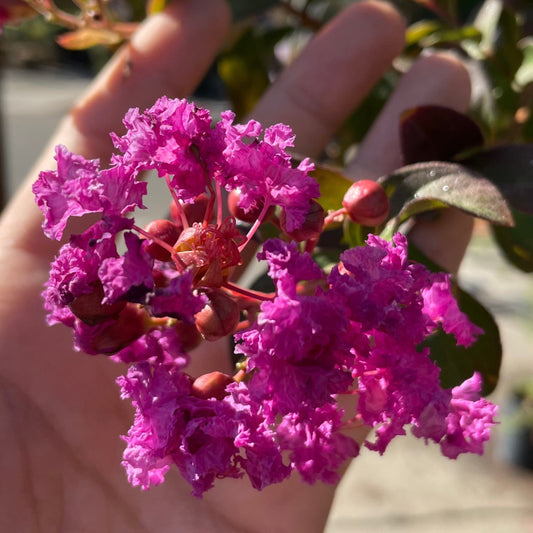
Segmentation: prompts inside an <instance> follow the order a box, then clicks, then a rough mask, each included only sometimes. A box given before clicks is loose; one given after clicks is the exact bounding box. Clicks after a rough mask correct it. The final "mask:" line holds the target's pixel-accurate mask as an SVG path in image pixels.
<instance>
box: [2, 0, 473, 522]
mask: <svg viewBox="0 0 533 533" xmlns="http://www.w3.org/2000/svg"><path fill="white" fill-rule="evenodd" d="M227 27H228V13H227V9H226V7H225V6H224V5H223V4H222V2H219V1H218V0H211V1H205V2H202V3H199V2H194V1H188V0H186V1H183V2H179V3H178V2H176V3H174V4H171V5H170V6H169V8H168V9H167V12H166V14H164V15H158V16H156V17H154V18H153V19H152V20H150V21H148V22H147V23H146V24H145V25H144V27H143V28H142V29H141V30H140V32H139V34H138V35H137V36H136V37H135V38H134V39H133V41H132V43H131V45H130V46H128V47H127V48H125V49H124V50H123V51H122V52H120V53H119V54H118V55H117V56H116V57H115V58H114V60H113V61H112V62H111V63H110V65H109V66H108V67H107V68H106V69H105V70H104V71H103V72H102V74H101V75H100V76H99V78H98V79H97V80H96V81H95V83H94V84H93V85H92V87H91V88H90V89H89V91H88V92H87V94H86V95H85V96H84V97H83V98H82V99H81V101H80V102H79V103H78V104H77V105H76V106H75V108H74V109H73V111H72V113H71V114H70V115H69V116H68V117H67V118H66V119H65V121H64V122H63V124H62V126H61V127H60V129H59V131H58V133H57V134H56V136H55V137H54V138H53V139H52V142H51V146H53V145H56V144H59V143H62V144H65V145H67V146H68V148H69V149H70V150H71V151H73V152H75V153H79V154H82V155H84V156H85V157H87V158H92V157H100V158H101V159H103V160H105V159H107V157H108V156H109V154H110V152H111V149H112V145H111V141H110V140H109V137H108V133H109V132H110V131H118V130H119V129H120V120H121V118H122V116H123V115H124V113H125V111H126V110H127V109H128V108H129V107H133V106H138V107H141V108H143V107H147V106H149V105H150V104H151V103H153V101H154V100H155V98H157V97H158V96H160V95H161V94H167V95H169V96H185V95H187V94H189V93H190V92H191V91H192V90H193V89H194V86H195V85H196V84H197V83H198V82H199V80H200V79H201V78H202V75H203V72H204V71H205V70H206V68H207V67H208V65H209V64H210V62H211V61H212V58H213V57H214V54H215V53H216V51H217V49H218V47H219V46H220V44H221V42H222V39H223V37H224V35H225V31H226V30H227ZM191 43H194V48H192V49H191ZM402 46H403V24H402V21H401V19H400V17H399V16H398V15H397V14H396V13H395V12H394V11H393V10H392V9H391V8H390V7H389V6H387V5H386V4H381V3H374V2H370V3H362V4H356V5H354V6H352V7H350V8H349V9H347V10H346V11H345V12H344V13H343V14H342V15H341V16H340V17H338V18H337V19H336V20H335V21H333V22H332V24H331V25H330V26H329V27H328V28H326V29H325V30H324V31H323V32H322V33H321V34H320V36H319V37H317V38H316V39H315V40H314V41H313V42H312V43H311V44H310V46H309V47H308V48H307V49H306V51H305V52H304V53H303V54H302V56H301V57H300V58H299V60H297V61H296V62H295V63H294V64H293V65H292V66H291V67H290V68H289V69H288V70H287V72H286V73H285V74H284V75H283V76H282V77H281V78H280V79H279V80H278V82H277V83H276V84H275V85H274V86H273V87H272V88H271V89H270V90H269V91H268V92H267V94H266V95H265V96H264V98H263V99H262V101H261V102H260V103H259V105H258V106H257V108H256V110H255V112H254V118H257V119H258V120H259V121H261V122H262V123H263V124H264V125H268V124H273V123H277V122H285V123H288V124H290V125H291V127H292V128H293V131H294V132H295V134H296V143H297V145H296V149H297V151H298V152H299V153H303V154H306V155H310V156H314V155H317V154H318V153H319V152H320V150H321V149H322V147H323V146H324V144H325V143H326V142H327V140H328V139H329V137H330V136H331V135H332V134H333V133H334V131H335V130H336V129H337V128H338V126H339V125H340V124H341V122H342V121H343V120H344V118H345V117H346V116H347V114H348V113H349V112H350V110H351V109H352V108H354V107H355V106H356V105H357V104H358V103H359V102H360V101H361V100H362V99H363V97H364V96H365V94H366V93H367V91H368V90H369V89H370V88H371V87H372V85H373V84H374V83H375V82H376V81H377V79H378V78H379V76H380V75H381V74H382V72H383V71H384V70H386V69H387V68H388V66H389V65H390V62H391V61H392V59H393V58H394V56H395V55H397V54H398V53H399V52H400V51H401V49H402ZM128 70H129V74H126V72H127V71H128ZM468 101H469V82H468V76H467V75H466V72H465V70H464V68H463V67H462V66H461V65H460V64H459V63H458V62H457V60H455V59H453V58H451V57H449V56H443V55H434V56H427V57H423V58H421V59H420V60H419V61H418V63H417V64H416V65H415V67H414V68H413V69H412V71H411V72H410V73H409V74H408V75H407V76H406V77H405V79H404V81H403V82H402V84H401V85H400V87H399V88H398V90H397V92H396V93H395V95H394V96H393V98H392V99H391V101H390V102H389V104H388V106H387V108H386V109H385V111H384V112H383V114H382V115H381V116H380V118H379V119H378V122H377V123H376V125H375V127H374V128H373V129H372V131H371V132H370V133H369V136H368V137H367V139H366V140H365V142H364V143H363V145H362V147H361V150H360V151H359V154H358V156H357V159H356V160H355V161H354V162H353V163H352V164H350V165H349V166H348V168H347V169H346V172H347V173H348V174H349V175H351V176H353V177H369V176H370V177H376V176H378V175H380V174H383V173H385V172H388V171H390V170H392V169H393V168H395V167H397V166H399V164H400V163H401V161H400V151H399V142H398V138H397V133H396V131H397V127H396V123H397V119H398V115H399V112H401V110H403V109H405V108H408V107H411V106H413V105H415V104H424V103H425V104H429V103H431V104H440V105H448V106H450V107H454V108H456V109H458V110H460V111H462V110H465V109H466V107H467V105H468ZM51 154H52V151H51V149H49V150H48V151H47V152H46V153H45V154H44V155H43V158H42V159H41V160H40V161H39V162H38V163H37V165H36V167H35V168H36V169H43V168H52V167H53V166H54V163H53V160H52V158H51ZM35 177H36V174H35V173H33V174H32V175H31V176H30V178H29V182H28V183H27V184H26V185H25V186H24V188H23V189H21V191H20V192H19V194H18V195H17V197H16V198H15V199H14V200H13V202H12V203H11V205H10V206H9V208H8V209H6V212H5V213H4V215H3V218H2V223H1V226H0V235H1V237H2V238H1V239H0V242H1V250H0V254H1V259H0V269H2V272H1V273H2V275H1V276H0V280H1V281H0V284H1V291H2V292H1V294H2V295H3V298H2V302H1V304H0V305H1V307H0V313H1V314H2V322H1V323H2V326H1V328H2V339H3V345H2V358H1V360H0V361H1V365H2V366H1V371H0V374H1V376H2V377H1V378H0V379H1V387H2V392H3V402H2V417H1V419H0V420H2V424H3V425H4V427H2V434H3V444H4V454H3V458H2V470H3V472H4V476H3V483H4V487H5V488H7V487H9V493H8V492H7V490H5V491H4V492H5V493H6V497H5V498H4V499H3V501H5V502H6V505H5V513H4V515H3V518H2V520H5V521H6V522H5V527H4V529H6V530H10V529H11V530H13V529H16V530H19V531H26V530H27V531H33V530H43V531H48V530H49V531H54V530H56V529H58V528H59V527H63V528H64V529H65V530H66V531H83V530H86V531H95V530H96V531H100V530H105V528H107V529H109V530H112V531H128V532H135V531H152V530H153V531H175V530H183V531H198V532H201V531H213V530H216V531H222V532H223V531H241V530H242V531H249V530H252V531H263V530H265V531H267V530H268V531H275V530H279V531H300V530H301V531H320V530H322V529H323V526H324V523H325V521H326V519H327V515H328V511H329V507H330V504H331V500H332V498H333V494H334V487H331V486H326V485H322V484H317V485H315V486H313V487H309V486H307V485H303V484H301V483H300V482H299V481H298V479H296V478H294V477H293V479H291V480H289V481H288V482H285V483H283V484H281V485H279V486H273V487H269V488H267V489H265V490H264V491H263V492H262V493H257V492H255V491H252V489H251V488H250V487H249V486H248V484H247V482H245V481H235V480H225V481H222V482H221V483H219V485H218V486H217V487H215V489H214V490H213V491H211V492H210V493H209V494H207V495H206V496H205V497H204V499H203V500H201V501H198V500H196V499H193V498H191V497H190V496H189V492H190V487H189V486H188V485H186V484H185V483H184V482H183V481H182V480H181V479H180V478H179V477H178V475H177V474H176V473H173V474H172V475H169V476H168V477H167V480H166V482H165V483H164V484H163V485H162V486H159V487H157V488H155V489H153V490H151V491H149V492H147V493H140V491H138V490H137V489H133V488H131V487H130V486H129V485H128V484H127V482H126V477H125V475H124V472H123V469H122V467H121V466H120V456H121V453H122V450H123V447H124V445H123V443H122V442H121V441H120V440H119V438H118V435H119V434H124V433H126V431H127V429H128V427H129V425H130V423H131V416H132V414H131V412H130V409H129V406H128V405H127V404H126V403H124V402H121V401H120V399H119V397H118V392H117V387H116V384H115V378H116V376H117V375H118V374H120V373H123V372H124V369H123V367H121V366H120V365H113V364H111V363H110V362H109V361H107V360H106V359H105V358H100V357H96V358H91V357H88V356H82V355H81V354H76V353H74V354H73V353H72V347H71V344H72V341H71V338H70V334H69V333H68V332H67V331H66V330H65V329H62V328H55V327H54V328H48V327H47V326H46V325H45V321H44V311H43V310H42V303H41V298H40V294H39V293H40V292H41V288H42V284H43V282H44V281H45V279H46V278H47V276H48V269H49V262H50V260H51V259H52V257H53V254H54V253H55V252H56V249H55V248H54V243H52V242H50V241H48V240H46V239H45V238H44V237H43V236H42V232H41V229H40V223H41V214H40V213H39V211H38V210H37V209H36V208H35V207H34V203H33V196H32V195H31V192H30V186H29V184H30V183H31V182H33V181H34V180H35ZM21 213H23V215H21ZM449 216H450V217H453V218H454V221H457V223H458V224H459V223H460V224H461V228H462V231H460V232H457V230H456V233H454V239H455V240H454V245H453V247H452V246H449V242H450V238H449V235H447V234H446V230H447V229H448V228H450V227H451V226H452V225H451V224H449V223H444V221H440V222H439V223H438V224H440V225H439V227H436V228H430V231H429V232H428V231H427V230H426V229H424V227H422V226H420V227H419V228H418V229H417V230H416V231H417V232H418V236H417V237H416V238H417V239H418V244H419V246H420V247H421V248H422V249H423V250H424V251H426V253H428V255H431V248H429V245H430V244H431V245H433V248H434V252H435V253H437V254H438V256H437V259H438V260H440V263H441V264H442V265H443V266H445V267H447V268H448V269H450V270H452V271H454V270H456V269H457V267H458V264H459V261H460V257H461V254H462V252H463V250H464V244H465V243H464V242H462V241H461V240H460V239H457V235H459V236H461V235H468V234H469V233H468V223H465V221H464V220H463V217H462V216H461V215H459V214H458V213H454V212H450V214H449ZM433 224H435V223H433ZM465 229H466V230H465ZM443 244H446V246H443ZM203 351H204V353H203V357H202V359H203V362H204V363H205V365H206V366H208V367H209V366H211V365H213V364H218V365H220V364H221V363H220V361H219V359H220V357H221V353H220V347H219V346H217V345H208V344H207V343H206V344H205V345H204V348H203ZM198 359H199V358H198V357H197V358H196V360H198ZM197 370H198V372H199V373H200V372H201V371H202V369H200V368H198V369H197Z"/></svg>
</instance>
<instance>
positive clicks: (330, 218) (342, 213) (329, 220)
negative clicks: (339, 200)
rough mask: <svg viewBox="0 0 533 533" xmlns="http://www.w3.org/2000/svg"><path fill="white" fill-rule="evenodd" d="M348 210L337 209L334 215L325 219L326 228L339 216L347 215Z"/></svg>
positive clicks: (331, 214)
mask: <svg viewBox="0 0 533 533" xmlns="http://www.w3.org/2000/svg"><path fill="white" fill-rule="evenodd" d="M345 214H346V209H344V207H342V208H341V209H337V211H333V213H330V214H329V215H328V216H327V217H326V218H325V219H324V227H326V226H329V224H331V223H332V222H333V221H334V220H335V218H337V217H338V216H339V215H345Z"/></svg>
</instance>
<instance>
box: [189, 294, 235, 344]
mask: <svg viewBox="0 0 533 533" xmlns="http://www.w3.org/2000/svg"><path fill="white" fill-rule="evenodd" d="M208 296H209V303H208V304H207V305H206V306H205V307H204V308H203V309H202V310H201V311H200V312H199V313H197V314H196V316H195V320H196V327H197V328H198V331H199V332H200V333H201V334H202V337H203V338H204V339H206V340H208V341H216V340H217V339H220V338H221V337H225V336H226V335H229V334H230V333H233V332H234V331H235V329H236V328H237V326H238V324H239V320H240V311H239V306H238V305H237V304H236V303H235V302H234V301H233V299H232V298H231V297H230V296H228V295H227V294H226V293H225V292H223V291H219V290H217V291H212V292H209V294H208Z"/></svg>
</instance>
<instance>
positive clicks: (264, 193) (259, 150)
mask: <svg viewBox="0 0 533 533" xmlns="http://www.w3.org/2000/svg"><path fill="white" fill-rule="evenodd" d="M234 118H235V115H234V114H233V113H232V112H230V111H226V112H225V113H222V120H221V121H220V122H219V123H218V124H217V128H218V129H220V130H221V131H223V133H224V135H225V143H226V147H225V149H224V157H225V158H226V160H227V162H228V168H229V170H228V177H227V179H226V182H225V186H226V188H227V189H228V190H230V189H239V190H240V201H239V206H240V207H241V208H242V209H244V210H245V211H249V210H251V209H253V208H257V206H259V205H263V206H265V208H267V207H268V206H270V205H279V206H281V207H282V208H283V209H284V210H285V213H286V215H287V218H286V226H287V230H288V231H293V230H294V229H297V228H299V227H300V226H301V225H302V224H303V222H304V220H305V216H306V215H307V212H308V211H309V202H310V200H311V199H312V198H318V196H319V195H320V192H319V188H318V183H317V182H316V180H315V179H314V178H312V177H310V176H309V175H308V172H309V171H310V170H313V168H314V167H313V165H312V164H311V163H310V161H309V160H307V159H306V160H304V161H302V162H301V163H300V164H299V166H298V167H297V168H292V166H291V162H290V156H289V155H288V154H287V152H285V148H287V147H290V146H292V145H293V144H292V143H293V137H292V133H291V132H290V129H289V128H288V126H285V125H283V124H278V125H275V126H271V127H270V128H267V129H266V130H265V135H264V139H263V140H260V139H259V138H258V136H259V134H260V133H261V126H260V125H259V124H258V123H257V122H255V121H250V122H249V123H248V124H246V125H244V126H240V127H239V126H233V119H234Z"/></svg>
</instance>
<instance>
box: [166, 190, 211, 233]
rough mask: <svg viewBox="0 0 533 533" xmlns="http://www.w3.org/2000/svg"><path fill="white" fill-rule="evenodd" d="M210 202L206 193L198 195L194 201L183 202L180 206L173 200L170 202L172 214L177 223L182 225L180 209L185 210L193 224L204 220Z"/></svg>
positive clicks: (188, 219) (187, 217)
mask: <svg viewBox="0 0 533 533" xmlns="http://www.w3.org/2000/svg"><path fill="white" fill-rule="evenodd" d="M208 204H209V196H207V194H205V193H202V194H200V195H199V196H197V197H196V198H195V199H194V202H193V203H183V204H180V206H179V207H178V206H177V205H176V202H172V203H171V204H170V216H171V217H172V220H174V222H175V223H176V224H178V225H180V226H181V224H182V221H181V216H180V211H183V212H184V213H185V218H186V219H187V221H188V222H189V225H190V226H192V225H193V224H194V223H195V222H203V220H204V217H205V211H206V209H207V206H208Z"/></svg>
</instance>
